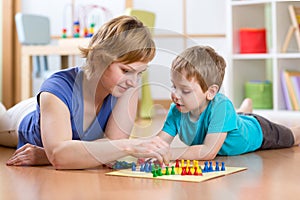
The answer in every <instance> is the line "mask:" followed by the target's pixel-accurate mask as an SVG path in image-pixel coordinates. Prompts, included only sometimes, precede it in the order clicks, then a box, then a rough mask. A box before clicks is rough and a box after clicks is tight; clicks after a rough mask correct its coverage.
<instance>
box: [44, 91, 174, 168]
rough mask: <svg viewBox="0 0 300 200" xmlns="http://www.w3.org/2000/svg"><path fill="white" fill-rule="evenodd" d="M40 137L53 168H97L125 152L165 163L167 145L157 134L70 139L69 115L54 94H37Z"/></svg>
mask: <svg viewBox="0 0 300 200" xmlns="http://www.w3.org/2000/svg"><path fill="white" fill-rule="evenodd" d="M40 107H41V136H42V141H43V145H44V148H45V152H46V154H47V157H48V159H49V161H50V163H51V164H52V165H53V166H54V167H55V168H57V169H83V168H92V167H97V166H99V165H101V164H104V163H107V162H110V161H113V160H117V159H119V158H121V157H124V156H127V155H133V156H136V157H155V158H157V159H158V160H159V161H160V162H163V161H165V162H168V160H169V145H168V144H167V143H166V142H164V141H163V140H161V139H160V138H159V137H155V138H152V139H151V140H128V139H120V140H109V139H99V140H96V141H78V140H72V130H71V122H70V114H69V110H68V108H67V106H66V105H65V104H64V103H63V102H62V101H61V100H59V99H58V98H57V97H56V96H54V95H53V94H50V93H46V92H43V93H42V94H41V95H40Z"/></svg>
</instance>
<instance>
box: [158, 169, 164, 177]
mask: <svg viewBox="0 0 300 200" xmlns="http://www.w3.org/2000/svg"><path fill="white" fill-rule="evenodd" d="M157 175H158V176H162V175H163V174H162V172H161V168H158V173H157Z"/></svg>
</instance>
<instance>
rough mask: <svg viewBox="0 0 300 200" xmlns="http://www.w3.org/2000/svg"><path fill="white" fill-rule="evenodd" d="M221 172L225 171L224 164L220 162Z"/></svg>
mask: <svg viewBox="0 0 300 200" xmlns="http://www.w3.org/2000/svg"><path fill="white" fill-rule="evenodd" d="M221 171H225V163H224V162H222V167H221Z"/></svg>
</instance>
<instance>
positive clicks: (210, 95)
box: [206, 84, 219, 101]
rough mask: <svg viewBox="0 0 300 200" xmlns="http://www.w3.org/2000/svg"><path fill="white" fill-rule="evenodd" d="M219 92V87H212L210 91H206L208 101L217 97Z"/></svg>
mask: <svg viewBox="0 0 300 200" xmlns="http://www.w3.org/2000/svg"><path fill="white" fill-rule="evenodd" d="M218 91H219V86H218V85H215V84H214V85H211V86H210V87H209V88H208V90H207V91H206V99H207V100H209V101H210V100H213V98H214V97H215V96H216V94H217V93H218Z"/></svg>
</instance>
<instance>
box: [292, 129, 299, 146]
mask: <svg viewBox="0 0 300 200" xmlns="http://www.w3.org/2000/svg"><path fill="white" fill-rule="evenodd" d="M291 130H292V133H293V135H294V139H295V142H294V145H299V144H300V126H297V127H292V128H291Z"/></svg>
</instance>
